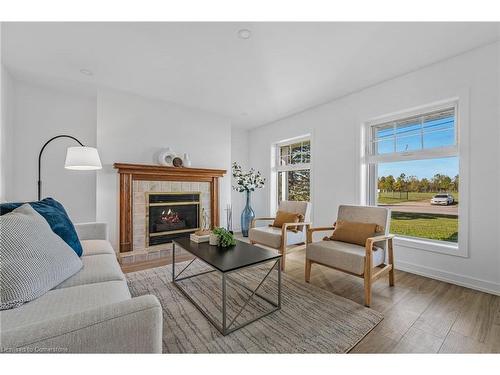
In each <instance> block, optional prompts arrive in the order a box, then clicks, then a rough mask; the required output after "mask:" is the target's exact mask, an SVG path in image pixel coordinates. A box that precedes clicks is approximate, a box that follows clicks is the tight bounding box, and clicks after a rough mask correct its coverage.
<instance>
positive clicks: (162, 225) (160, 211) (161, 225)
mask: <svg viewBox="0 0 500 375" xmlns="http://www.w3.org/2000/svg"><path fill="white" fill-rule="evenodd" d="M200 194H201V193H199V192H182V193H151V192H149V193H146V247H149V246H155V245H160V244H164V243H169V242H172V240H174V239H176V238H181V237H188V236H189V235H190V234H191V233H193V232H195V231H197V230H199V229H200V221H201V220H200V219H201V217H200Z"/></svg>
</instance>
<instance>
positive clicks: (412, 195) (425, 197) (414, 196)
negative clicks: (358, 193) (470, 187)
mask: <svg viewBox="0 0 500 375" xmlns="http://www.w3.org/2000/svg"><path fill="white" fill-rule="evenodd" d="M436 194H438V193H419V192H409V193H408V199H406V197H404V198H399V197H398V196H397V195H398V193H394V196H393V194H392V193H388V192H384V193H379V194H378V198H377V202H378V203H381V204H394V203H404V202H419V201H430V200H431V198H432V197H433V196H434V195H436ZM451 195H453V198H455V202H456V203H458V193H451Z"/></svg>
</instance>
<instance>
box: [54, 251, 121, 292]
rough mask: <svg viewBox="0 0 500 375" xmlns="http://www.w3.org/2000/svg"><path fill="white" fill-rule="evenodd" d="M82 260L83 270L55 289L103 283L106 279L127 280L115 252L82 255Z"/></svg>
mask: <svg viewBox="0 0 500 375" xmlns="http://www.w3.org/2000/svg"><path fill="white" fill-rule="evenodd" d="M81 260H82V262H83V267H82V269H81V271H80V272H78V273H76V274H75V275H73V276H71V277H70V278H69V279H67V280H65V281H64V282H62V283H61V284H59V285H58V286H56V287H55V288H54V289H61V288H69V287H72V286H78V285H84V284H93V283H102V282H105V281H125V276H124V275H123V272H122V270H121V269H120V265H119V264H118V262H117V261H116V256H115V255H114V254H113V255H110V254H98V255H92V256H85V257H81Z"/></svg>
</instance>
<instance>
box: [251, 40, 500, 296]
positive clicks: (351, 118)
mask: <svg viewBox="0 0 500 375" xmlns="http://www.w3.org/2000/svg"><path fill="white" fill-rule="evenodd" d="M498 49H499V45H498V43H496V44H493V45H489V46H486V47H483V48H480V49H476V50H473V51H470V52H468V53H465V54H463V55H460V56H457V57H455V58H452V59H450V60H447V61H444V62H440V63H438V64H434V65H432V66H428V67H425V68H423V69H420V70H418V71H416V72H413V73H410V74H407V75H404V76H401V77H398V78H395V79H392V80H389V81H386V82H384V83H381V84H379V85H376V86H373V87H370V88H367V89H365V90H362V91H360V92H357V93H354V94H352V95H349V96H346V97H343V98H340V99H338V100H334V101H332V102H330V103H327V104H325V105H322V106H319V107H316V108H313V109H310V110H307V111H304V112H302V113H299V114H297V115H294V116H291V117H288V118H285V119H283V120H280V121H277V122H274V123H272V124H269V125H266V126H263V127H260V128H257V129H254V130H252V131H250V138H249V161H250V165H251V166H252V167H254V168H257V169H260V170H262V171H263V172H264V173H265V175H266V177H267V178H269V177H270V160H269V155H270V148H271V145H272V144H273V143H274V142H277V141H279V140H282V139H286V138H291V137H294V136H298V135H301V134H306V133H311V134H312V153H313V154H312V163H313V170H312V181H313V182H312V183H313V186H312V204H313V222H314V225H315V226H322V225H328V224H332V222H333V221H334V219H335V216H336V212H337V208H338V205H339V204H341V203H360V193H359V191H360V186H361V182H360V164H361V160H360V155H361V152H360V142H361V125H362V124H363V122H365V121H367V120H370V119H372V118H375V117H378V116H383V115H384V114H388V113H393V112H397V111H401V110H405V109H408V108H412V107H417V106H420V105H425V104H429V103H433V102H435V101H439V100H443V99H448V98H452V97H455V96H457V95H459V94H460V93H462V92H464V91H466V92H468V93H469V101H470V108H469V115H470V122H469V124H468V125H469V127H470V139H469V141H470V150H469V151H470V181H469V182H470V188H469V190H470V191H469V193H470V202H469V203H470V204H469V228H470V230H469V255H470V256H469V258H461V257H456V256H449V255H444V254H438V253H432V252H427V251H423V250H416V249H409V248H403V247H401V246H400V247H398V248H396V262H397V267H398V268H400V269H406V270H410V271H412V272H415V273H421V274H425V275H428V276H431V277H435V278H440V279H444V280H449V281H452V282H455V283H458V284H462V285H466V286H470V287H474V288H477V289H482V290H486V291H492V292H495V293H500V240H499V236H498V231H499V229H500V214H499V210H498V204H497V203H494V204H492V202H491V199H487V197H493V198H492V199H495V200H496V198H494V197H497V196H498V192H499V191H500V180H499V179H498V174H499V171H500V151H499V150H500V132H499V127H500V126H499V125H500V124H499V109H498V103H499V101H498V100H499V99H498V98H499V71H498V66H499V62H500V61H499V54H498ZM486 176H492V177H493V178H491V179H489V178H488V181H492V182H489V183H485V177H486ZM268 186H269V184H267V187H266V188H265V189H263V191H261V192H258V193H256V194H255V195H256V199H255V201H254V208H255V209H256V213H257V215H267V214H270V213H271V212H269V211H270V191H269V187H268Z"/></svg>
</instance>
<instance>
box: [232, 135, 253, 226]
mask: <svg viewBox="0 0 500 375" xmlns="http://www.w3.org/2000/svg"><path fill="white" fill-rule="evenodd" d="M248 136H249V134H248V130H245V129H241V128H233V129H232V131H231V162H237V163H239V164H240V165H241V166H242V167H243V169H244V170H246V169H248V168H249V166H248ZM231 184H232V185H233V186H234V185H235V182H234V178H232V176H231ZM231 190H232V189H231ZM231 204H232V206H233V230H234V231H235V232H240V231H241V212H242V211H243V208H244V207H245V194H244V193H239V192H237V191H234V190H232V191H231Z"/></svg>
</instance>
